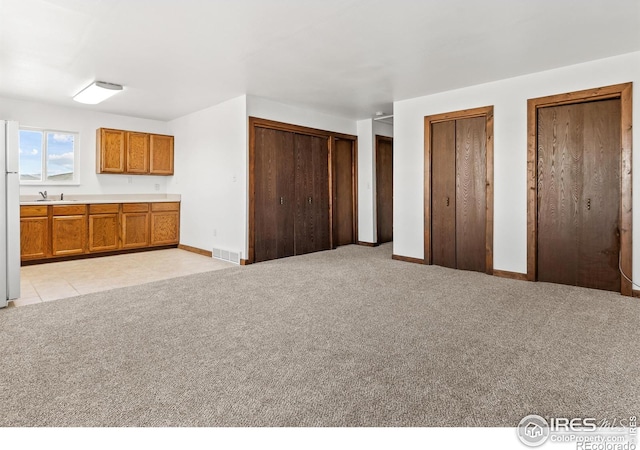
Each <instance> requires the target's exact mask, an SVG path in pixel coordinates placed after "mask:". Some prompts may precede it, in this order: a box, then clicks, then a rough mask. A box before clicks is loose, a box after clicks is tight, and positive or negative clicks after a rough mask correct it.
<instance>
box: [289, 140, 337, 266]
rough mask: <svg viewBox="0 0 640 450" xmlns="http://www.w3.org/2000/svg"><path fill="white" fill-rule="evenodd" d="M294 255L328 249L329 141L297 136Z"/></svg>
mask: <svg viewBox="0 0 640 450" xmlns="http://www.w3.org/2000/svg"><path fill="white" fill-rule="evenodd" d="M295 161H296V171H295V191H296V213H295V254H296V255H301V254H303V253H310V252H315V251H320V250H328V249H329V248H331V246H330V237H329V236H330V234H329V233H330V230H329V149H328V140H327V139H326V138H319V137H315V136H308V135H302V134H296V135H295Z"/></svg>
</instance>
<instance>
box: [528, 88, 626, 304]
mask: <svg viewBox="0 0 640 450" xmlns="http://www.w3.org/2000/svg"><path fill="white" fill-rule="evenodd" d="M620 120H621V119H620V100H619V99H612V100H605V101H598V102H587V103H578V104H571V105H562V106H552V107H546V108H539V109H538V130H537V133H538V137H537V140H538V146H537V148H538V218H537V220H538V233H537V234H538V255H537V257H538V258H537V264H538V280H540V281H547V282H553V283H561V284H569V285H577V286H583V287H589V288H596V289H606V290H611V291H619V290H620V273H619V270H618V258H619V252H620V244H619V217H620V148H621V142H620Z"/></svg>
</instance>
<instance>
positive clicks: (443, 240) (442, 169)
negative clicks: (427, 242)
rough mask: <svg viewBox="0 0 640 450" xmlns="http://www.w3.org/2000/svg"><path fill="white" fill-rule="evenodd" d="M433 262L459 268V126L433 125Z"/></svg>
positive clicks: (443, 123)
mask: <svg viewBox="0 0 640 450" xmlns="http://www.w3.org/2000/svg"><path fill="white" fill-rule="evenodd" d="M431 149H432V150H431V173H432V175H431V254H432V263H433V264H436V265H438V266H443V267H451V268H456V267H457V266H456V123H455V121H454V120H450V121H447V122H439V123H434V124H432V126H431Z"/></svg>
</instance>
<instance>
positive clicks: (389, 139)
mask: <svg viewBox="0 0 640 450" xmlns="http://www.w3.org/2000/svg"><path fill="white" fill-rule="evenodd" d="M375 140H376V148H375V160H374V161H373V167H374V170H375V177H374V178H375V184H376V194H375V195H376V201H375V208H376V238H375V243H376V244H380V239H379V237H378V228H379V227H378V225H380V222H379V220H378V219H379V217H378V151H379V147H380V145H379V144H380V141H387V142H390V143H391V152H392V153H391V156H393V137H389V136H383V135H381V134H376V135H375ZM392 176H393V173H392ZM391 192H392V193H393V184H392V185H391ZM391 228H392V230H393V218H392V219H391ZM392 234H393V231H392Z"/></svg>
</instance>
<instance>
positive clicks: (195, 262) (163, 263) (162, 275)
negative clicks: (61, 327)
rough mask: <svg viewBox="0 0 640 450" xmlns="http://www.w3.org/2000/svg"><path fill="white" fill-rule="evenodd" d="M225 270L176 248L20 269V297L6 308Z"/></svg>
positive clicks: (222, 264)
mask: <svg viewBox="0 0 640 450" xmlns="http://www.w3.org/2000/svg"><path fill="white" fill-rule="evenodd" d="M228 267H236V265H235V264H231V263H228V262H225V261H220V260H217V259H213V258H209V257H207V256H202V255H198V254H196V253H191V252H188V251H185V250H180V249H177V248H175V249H168V250H154V251H148V252H140V253H129V254H125V255H116V256H105V257H100V258H90V259H78V260H74V261H63V262H54V263H47V264H37V265H33V266H24V267H22V268H21V269H20V294H21V296H20V298H19V299H17V300H14V301H12V302H10V303H9V306H25V305H31V304H33V303H40V302H48V301H52V300H59V299H62V298H68V297H74V296H76V295H81V294H88V293H90V292H99V291H107V290H109V289H114V288H118V287H124V286H133V285H136V284H142V283H149V282H151V281H158V280H164V279H167V278H175V277H180V276H184V275H189V274H192V273H201V272H210V271H213V270H220V269H226V268H228Z"/></svg>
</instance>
